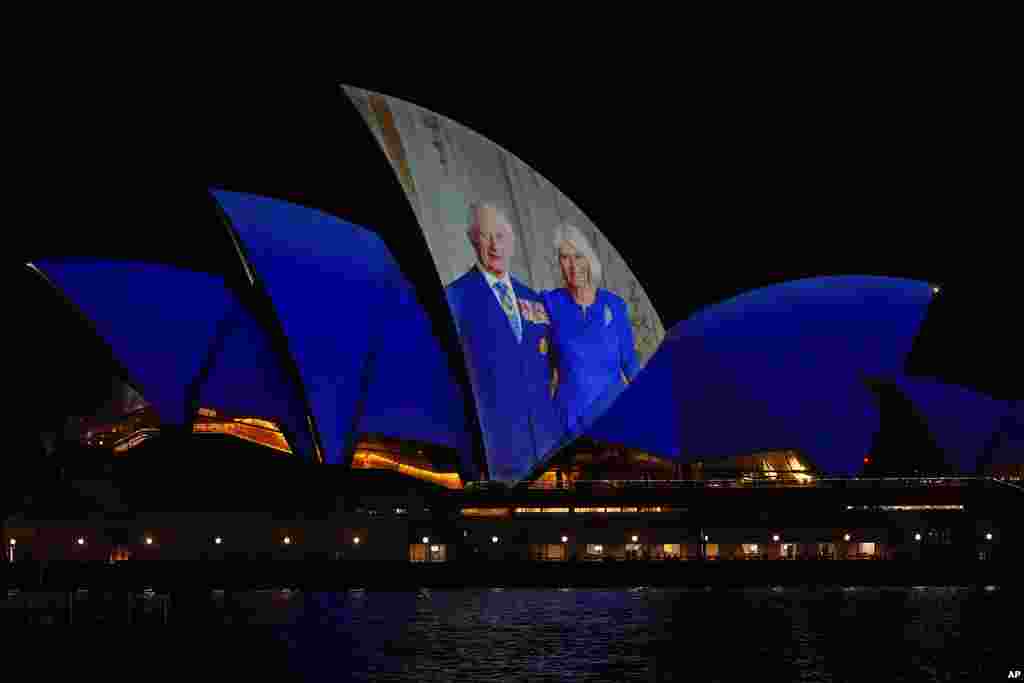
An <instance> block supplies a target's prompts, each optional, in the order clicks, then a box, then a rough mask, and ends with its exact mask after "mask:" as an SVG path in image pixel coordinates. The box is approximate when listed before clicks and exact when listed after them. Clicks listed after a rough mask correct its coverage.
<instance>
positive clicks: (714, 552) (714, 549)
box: [704, 543, 718, 560]
mask: <svg viewBox="0 0 1024 683" xmlns="http://www.w3.org/2000/svg"><path fill="white" fill-rule="evenodd" d="M704 556H705V557H707V558H708V559H709V560H714V559H717V558H718V544H717V543H708V544H707V545H705V546H704Z"/></svg>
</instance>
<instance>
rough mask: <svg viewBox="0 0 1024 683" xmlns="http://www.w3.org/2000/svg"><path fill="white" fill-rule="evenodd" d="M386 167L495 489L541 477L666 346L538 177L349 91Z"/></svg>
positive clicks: (423, 120)
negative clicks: (464, 372)
mask: <svg viewBox="0 0 1024 683" xmlns="http://www.w3.org/2000/svg"><path fill="white" fill-rule="evenodd" d="M344 90H345V92H346V94H347V95H348V96H349V98H350V99H351V100H352V102H353V104H354V105H355V106H356V107H357V109H358V110H359V111H360V113H361V114H362V116H363V118H364V119H365V120H366V122H367V124H368V125H369V127H370V128H371V130H372V131H373V134H374V135H375V136H376V138H377V141H378V142H379V143H380V146H381V148H382V149H383V151H384V153H385V154H386V155H387V157H388V159H389V160H390V162H391V164H392V166H393V168H394V169H395V172H396V173H397V175H398V178H399V180H400V182H401V184H402V187H403V188H404V189H405V192H406V195H407V196H408V199H409V201H410V203H411V204H412V207H413V210H414V212H415V214H416V217H417V218H418V220H419V224H420V226H421V227H422V229H423V233H424V235H425V237H426V242H427V245H428V247H429V249H430V252H431V256H432V257H433V260H434V263H435V265H436V267H437V271H438V273H439V274H440V277H441V284H442V285H443V286H444V288H445V293H446V295H447V299H448V303H449V306H450V308H451V311H452V316H453V318H454V320H455V325H456V328H457V329H458V333H459V337H460V341H461V344H462V351H463V355H464V358H465V361H466V365H467V369H468V371H469V376H470V381H471V383H472V385H473V386H472V388H473V393H474V399H475V402H476V406H477V410H478V415H479V418H480V426H481V431H482V432H483V440H484V449H485V451H486V460H487V465H488V469H489V472H490V478H491V479H495V480H501V481H518V480H520V479H522V478H524V477H526V476H529V475H530V474H531V473H533V474H536V473H537V472H538V470H539V468H541V467H542V466H543V465H544V463H545V462H546V461H547V459H548V458H549V457H550V456H551V455H553V454H554V453H555V452H556V451H557V450H558V449H559V448H560V447H562V446H563V445H565V444H567V443H569V442H570V441H571V440H572V439H573V438H574V437H576V436H578V435H579V434H580V433H582V432H583V431H584V430H585V429H586V428H587V427H588V426H589V425H590V424H591V423H593V421H594V420H595V419H596V418H597V417H599V416H600V415H601V414H602V413H603V412H604V411H605V410H607V408H608V407H609V406H610V405H611V404H612V402H613V401H614V400H615V398H616V397H617V396H618V395H619V394H620V393H621V392H622V391H623V390H624V389H625V388H626V387H627V386H628V384H629V382H630V381H631V380H632V379H633V378H635V377H636V374H637V373H638V372H639V371H640V369H641V368H642V367H643V366H644V364H645V363H646V362H647V359H648V358H650V356H651V355H652V354H653V353H654V351H655V349H657V347H658V345H659V344H660V343H661V341H662V339H663V338H664V336H665V330H664V327H663V325H662V322H661V319H660V318H659V316H658V314H657V312H656V311H655V310H654V308H653V306H652V305H651V302H650V299H649V298H648V297H647V294H646V293H645V292H644V290H643V287H641V285H640V282H639V281H638V280H637V278H636V277H635V276H634V275H633V273H632V272H631V271H630V269H629V267H628V266H627V265H626V263H625V262H624V261H623V259H622V258H621V257H620V256H619V254H618V253H617V252H616V251H615V249H613V248H612V246H611V245H610V244H609V242H608V240H607V239H606V238H605V236H604V235H603V234H602V233H601V232H600V231H599V230H598V229H597V227H595V226H594V224H593V223H592V222H591V221H590V220H588V219H587V217H586V216H585V215H584V214H583V212H582V211H580V209H579V208H578V207H576V206H575V205H574V204H573V203H572V202H571V201H569V199H568V198H567V197H565V195H563V194H562V193H561V192H559V191H558V190H557V189H556V188H555V187H554V186H553V185H552V184H551V183H550V182H548V181H547V180H546V179H545V178H544V177H543V176H541V175H540V174H539V173H538V172H537V171H535V170H534V169H532V168H530V167H529V166H527V165H526V164H525V163H523V162H522V161H520V160H519V159H518V158H516V157H515V156H513V155H512V154H510V153H509V152H507V151H506V150H504V149H502V148H501V147H499V146H498V145H496V144H495V143H493V142H491V141H489V140H487V139H486V138H484V137H483V136H481V135H479V134H477V133H474V132H473V131H471V130H469V129H468V128H466V127H465V126H462V125H460V124H458V123H456V122H454V121H452V120H450V119H447V118H445V117H444V116H441V115H438V114H436V113H434V112H431V111H428V110H426V109H423V108H422V107H419V106H416V105H413V104H410V103H408V102H405V101H403V100H400V99H396V98H393V97H389V96H386V95H381V94H378V93H374V92H369V91H366V90H360V89H356V88H349V87H345V88H344Z"/></svg>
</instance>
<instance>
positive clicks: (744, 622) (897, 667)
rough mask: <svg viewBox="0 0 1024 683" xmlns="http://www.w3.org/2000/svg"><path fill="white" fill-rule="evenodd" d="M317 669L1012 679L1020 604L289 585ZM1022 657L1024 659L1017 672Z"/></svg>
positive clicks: (756, 593) (521, 677)
mask: <svg viewBox="0 0 1024 683" xmlns="http://www.w3.org/2000/svg"><path fill="white" fill-rule="evenodd" d="M292 599H293V600H295V601H294V602H293V603H291V604H290V606H289V608H288V610H286V611H287V613H288V617H287V619H286V620H285V621H287V623H285V624H281V625H280V626H278V628H276V629H275V635H276V636H277V637H279V638H280V639H282V641H283V642H284V643H286V644H287V645H288V655H287V657H288V660H289V664H290V665H293V666H294V667H296V668H297V669H299V670H301V671H302V672H303V673H305V674H307V677H308V678H316V679H320V680H346V677H347V679H348V680H375V681H448V680H459V681H461V680H464V681H568V680H572V681H682V680H696V681H700V680H708V681H763V680H779V681H798V680H799V681H879V682H881V681H901V680H926V681H931V680H936V681H945V680H987V679H989V678H988V677H989V676H991V675H993V674H994V673H996V672H1001V675H997V676H996V679H999V680H1005V678H1006V675H1007V671H1006V669H1007V667H1009V666H1010V663H1011V660H1012V657H1013V656H1015V655H1016V654H1017V653H1016V648H1017V647H1019V644H1018V640H1019V634H1018V633H1017V631H1016V629H1015V628H1013V626H1012V625H1013V624H1015V623H1019V609H1020V603H1019V602H1018V600H1017V599H1016V596H1014V599H1010V596H1009V595H1008V594H1007V593H1006V592H1005V591H999V590H996V591H979V590H971V589H967V588H926V589H906V588H894V589H885V588H852V589H850V588H848V589H842V590H835V591H810V590H797V589H788V588H787V589H747V590H671V589H653V588H650V589H645V588H634V589H620V590H585V589H571V590H570V589H562V590H558V589H535V590H522V589H514V590H513V589H505V590H500V589H483V590H469V589H467V590H460V591H439V590H430V591H428V590H421V591H420V592H419V593H386V592H366V591H351V592H347V593H313V594H309V595H305V596H301V597H298V596H294V597H293V598H292ZM1017 668H1020V667H1017Z"/></svg>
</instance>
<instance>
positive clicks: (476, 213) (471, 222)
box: [466, 202, 515, 244]
mask: <svg viewBox="0 0 1024 683" xmlns="http://www.w3.org/2000/svg"><path fill="white" fill-rule="evenodd" d="M485 208H486V209H493V210H494V212H495V213H497V214H498V215H499V216H501V218H502V220H504V221H505V223H506V225H508V226H509V227H511V226H512V224H511V223H510V222H509V220H508V213H506V211H505V209H503V208H502V207H500V206H498V205H497V204H495V203H494V202H470V204H469V218H468V220H467V222H466V235H467V236H468V237H469V241H470V242H471V243H472V244H476V233H477V228H479V227H480V209H485ZM512 237H515V231H514V230H513V231H512Z"/></svg>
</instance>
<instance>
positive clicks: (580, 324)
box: [543, 224, 640, 436]
mask: <svg viewBox="0 0 1024 683" xmlns="http://www.w3.org/2000/svg"><path fill="white" fill-rule="evenodd" d="M554 247H555V253H556V255H557V258H558V265H559V269H560V270H561V273H562V281H563V282H564V284H565V286H564V287H562V288H560V289H555V290H552V291H549V292H544V294H543V297H544V306H545V308H546V309H547V311H548V315H549V317H550V319H551V353H552V354H553V359H554V363H555V367H556V370H557V379H556V381H555V382H553V383H552V390H553V391H554V399H555V402H556V404H557V405H558V407H559V409H560V411H561V412H562V415H563V419H564V420H565V427H566V430H567V431H568V433H569V434H570V435H571V436H575V435H577V434H579V433H580V432H582V431H583V430H584V429H586V428H587V427H588V426H589V425H590V423H591V422H592V421H593V420H594V418H596V417H598V416H599V415H600V414H601V413H603V412H604V410H605V409H606V408H607V407H608V406H610V405H611V403H612V401H614V400H615V398H616V397H617V396H618V395H619V393H620V392H621V391H622V389H623V387H625V386H626V385H627V384H629V382H630V381H632V379H633V378H634V377H635V376H636V373H637V372H638V371H639V370H640V363H639V361H638V360H637V357H636V350H635V349H634V346H633V327H632V325H631V324H630V321H629V309H628V308H627V306H626V302H625V301H623V300H622V298H621V297H619V296H616V295H615V294H612V293H611V292H609V291H608V290H607V289H602V288H599V287H598V286H597V283H599V282H600V281H601V261H600V260H599V259H598V258H597V253H596V252H595V251H594V249H593V247H592V246H591V245H590V242H589V241H588V240H587V239H586V237H584V235H583V233H582V232H581V231H580V230H579V229H578V228H576V227H575V226H572V225H564V224H563V225H560V226H559V227H558V228H557V229H556V230H555V241H554Z"/></svg>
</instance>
